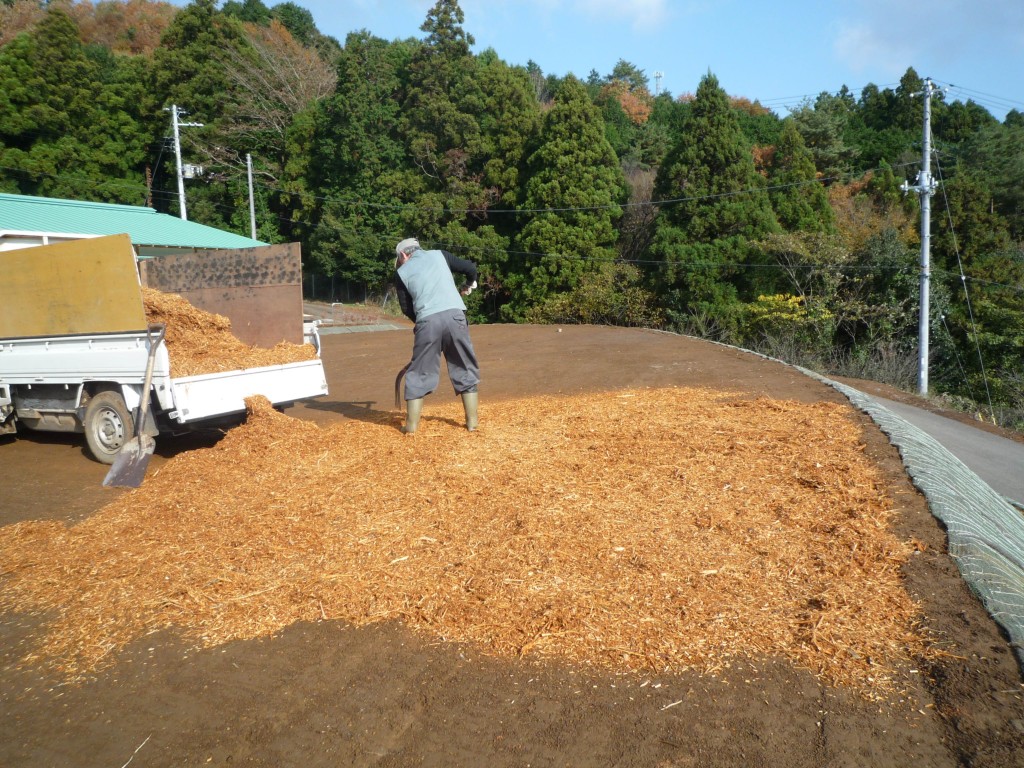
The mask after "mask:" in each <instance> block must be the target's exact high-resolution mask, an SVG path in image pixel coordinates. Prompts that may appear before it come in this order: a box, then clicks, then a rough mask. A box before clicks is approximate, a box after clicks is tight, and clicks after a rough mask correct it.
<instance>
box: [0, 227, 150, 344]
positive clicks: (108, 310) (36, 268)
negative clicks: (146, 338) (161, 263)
mask: <svg viewBox="0 0 1024 768" xmlns="http://www.w3.org/2000/svg"><path fill="white" fill-rule="evenodd" d="M0 265H2V267H3V271H4V282H5V285H4V295H3V300H0V338H30V337H34V336H67V335H74V334H83V333H124V332H130V331H139V330H145V328H146V313H145V310H144V309H143V306H142V289H141V287H140V282H139V273H138V270H137V269H136V267H135V254H134V252H133V251H132V244H131V240H130V238H129V237H128V235H111V236H109V237H96V238H89V239H85V240H73V241H69V242H65V243H57V244H55V245H43V246H38V247H35V248H20V249H18V250H14V251H4V252H3V253H0ZM112 296H116V297H117V300H116V301H112V300H111V297H112Z"/></svg>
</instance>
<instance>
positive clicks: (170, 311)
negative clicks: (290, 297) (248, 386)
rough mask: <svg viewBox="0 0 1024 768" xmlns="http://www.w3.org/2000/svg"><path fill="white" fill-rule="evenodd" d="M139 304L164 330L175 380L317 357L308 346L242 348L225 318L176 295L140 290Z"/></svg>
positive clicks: (289, 344)
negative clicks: (163, 326) (161, 324)
mask: <svg viewBox="0 0 1024 768" xmlns="http://www.w3.org/2000/svg"><path fill="white" fill-rule="evenodd" d="M142 303H143V306H144V308H145V312H146V319H147V320H149V322H151V323H164V325H165V326H166V329H167V330H166V331H165V336H164V343H165V344H166V345H167V354H168V355H169V356H170V359H171V374H172V375H173V376H175V377H183V376H197V375H199V374H203V373H220V372H222V371H234V370H241V369H244V368H261V367H263V366H267V365H284V364H286V363H298V362H302V361H303V360H313V359H314V358H315V357H316V350H315V349H314V348H313V347H312V346H311V345H309V344H291V343H289V342H286V341H282V342H280V343H279V344H277V345H275V346H274V347H273V348H271V349H265V348H262V347H256V346H250V345H248V344H245V343H243V342H242V341H240V340H239V339H238V338H237V337H235V336H234V335H233V334H232V333H231V321H230V320H229V319H228V318H226V317H224V316H223V315H218V314H214V313H212V312H207V311H205V310H202V309H199V308H198V307H196V306H194V305H193V304H191V303H189V302H188V301H186V300H185V299H183V298H182V297H181V296H178V295H177V294H173V293H164V292H162V291H157V290H154V289H152V288H143V289H142Z"/></svg>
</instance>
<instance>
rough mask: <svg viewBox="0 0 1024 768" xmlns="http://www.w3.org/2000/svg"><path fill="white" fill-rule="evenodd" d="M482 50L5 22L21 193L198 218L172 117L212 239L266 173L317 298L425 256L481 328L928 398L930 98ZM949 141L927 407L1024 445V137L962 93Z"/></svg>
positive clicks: (132, 21) (110, 11)
mask: <svg viewBox="0 0 1024 768" xmlns="http://www.w3.org/2000/svg"><path fill="white" fill-rule="evenodd" d="M463 24H464V17H463V13H462V10H461V8H460V7H459V4H458V2H457V0H438V1H437V3H436V4H435V5H434V6H433V8H431V9H430V11H429V12H428V13H427V15H426V18H425V19H424V21H423V24H422V27H421V30H422V31H423V33H424V34H423V37H422V38H420V39H416V38H411V39H407V40H384V39H381V38H378V37H375V36H374V35H372V34H371V33H370V32H367V31H361V32H355V33H352V34H350V35H349V36H348V38H347V39H346V40H344V41H343V42H341V41H338V40H336V39H334V38H331V37H329V36H326V35H324V34H322V33H321V32H320V31H319V29H318V28H317V26H316V23H315V20H314V19H313V17H312V15H311V14H310V13H309V12H308V11H307V10H305V9H304V8H302V7H301V6H299V5H296V4H295V3H292V2H283V3H279V4H277V5H275V6H273V7H268V6H267V5H265V4H264V3H263V2H262V0H241V1H239V0H228V1H227V2H224V3H223V4H222V5H220V7H219V8H218V6H217V3H215V2H214V0H193V2H192V3H191V4H190V5H188V6H186V7H184V8H180V9H179V8H177V7H175V6H172V5H170V4H168V3H165V2H157V1H155V0H100V2H95V3H93V2H89V1H88V0H82V1H80V2H73V1H72V0H49V2H44V1H43V0H0V191H2V192H13V193H20V194H31V195H42V196H49V197H60V198H71V199H78V200H96V201H105V202H118V203H126V204H131V205H149V206H152V207H154V208H156V209H157V210H161V211H165V212H168V213H173V214H177V213H178V194H177V179H176V175H175V161H174V147H173V144H172V143H171V141H170V139H169V137H170V134H171V131H170V126H171V117H170V114H171V113H170V111H169V110H170V108H171V107H172V106H176V107H177V108H178V109H180V110H182V111H183V114H184V117H183V118H182V119H183V120H184V121H187V123H189V125H187V127H183V128H182V130H181V146H182V153H183V155H184V157H185V161H186V162H187V163H189V164H194V165H198V166H201V167H202V173H201V174H197V175H196V177H195V178H190V179H189V180H188V181H187V182H186V192H187V201H188V203H187V212H188V216H189V218H190V219H191V220H194V221H199V222H202V223H204V224H209V225H212V226H216V227H220V228H224V229H229V230H232V231H235V232H238V233H242V234H249V227H250V224H249V204H250V193H249V190H250V187H249V184H248V181H247V173H246V157H247V155H248V156H250V157H251V159H252V163H253V172H254V175H255V183H254V184H253V186H252V189H253V195H252V197H253V198H254V205H255V209H256V219H257V222H258V230H257V236H258V237H259V238H260V239H261V240H264V241H266V242H301V243H302V252H303V259H304V267H305V271H306V273H307V275H308V278H309V285H308V286H307V288H308V292H313V293H315V294H316V295H317V297H318V298H335V297H336V296H337V292H338V291H340V290H341V289H342V287H344V290H345V291H346V292H347V293H348V294H351V292H352V291H353V290H355V291H356V292H357V293H359V294H360V296H374V297H378V298H381V297H383V296H385V294H386V290H387V286H388V282H389V280H390V278H391V271H392V256H393V250H392V249H393V247H394V244H395V243H396V242H397V241H398V240H399V239H401V238H403V237H407V236H416V237H419V238H420V240H421V242H423V243H424V244H427V245H430V246H433V247H441V248H445V249H447V250H450V251H452V252H454V253H456V254H457V255H461V256H464V257H466V258H471V259H473V260H474V261H476V262H477V263H478V264H479V265H480V268H481V276H482V279H481V283H482V284H481V289H482V290H480V291H478V292H476V293H474V294H473V296H472V297H471V298H470V300H469V301H470V312H471V315H472V316H473V317H474V319H475V320H477V321H480V322H487V321H501V322H558V323H570V322H581V323H610V324H618V325H629V326H648V327H658V328H664V329H670V330H674V331H681V332H685V333H691V334H695V335H699V336H703V337H706V338H711V339H715V340H719V341H723V342H727V343H733V344H739V345H742V346H744V347H747V348H750V349H755V350H758V351H761V352H764V353H767V354H770V355H773V356H776V357H780V358H782V359H785V360H788V361H790V362H795V363H799V364H802V365H805V366H808V367H810V368H814V369H817V370H821V371H823V372H827V373H833V374H839V375H851V376H862V377H866V378H874V379H878V380H883V381H887V382H889V383H894V384H897V385H899V386H904V387H907V388H911V387H912V386H913V382H914V381H915V379H916V376H917V345H918V328H917V324H918V308H919V278H920V271H921V270H920V265H919V261H920V250H921V248H920V239H919V227H918V223H919V217H920V201H919V198H918V195H916V194H914V193H913V192H911V193H910V194H906V193H905V192H903V191H901V185H902V184H903V183H904V182H909V183H910V184H911V185H913V184H914V181H915V178H916V177H917V174H918V172H919V170H920V163H921V145H922V124H923V122H922V121H923V117H922V116H923V97H922V95H921V94H922V91H923V90H924V85H925V83H924V81H923V80H922V78H921V77H919V76H918V74H917V73H916V72H915V70H914V69H913V68H908V69H907V71H906V73H905V75H904V76H903V78H902V79H901V80H900V82H899V84H898V86H895V87H893V88H888V87H886V88H880V87H877V86H874V85H869V86H867V87H865V88H863V89H862V90H860V91H859V92H852V91H850V90H849V89H848V88H847V87H846V86H843V87H838V84H837V90H836V91H834V92H823V93H821V94H820V95H819V96H818V97H817V98H814V99H808V100H806V101H805V102H804V103H802V104H800V105H799V106H798V107H797V108H795V109H793V110H792V111H790V113H789V114H788V115H787V116H786V117H784V118H781V117H779V116H778V115H777V114H775V113H774V112H773V111H771V110H769V109H766V108H764V107H763V106H761V104H760V103H759V102H758V101H757V100H751V99H750V98H742V97H735V96H729V95H728V94H727V91H726V89H725V84H722V83H720V82H719V81H718V79H717V78H716V77H715V75H714V74H713V73H712V72H707V73H705V74H703V76H699V75H698V78H699V81H698V82H695V83H694V85H695V90H694V91H693V92H692V93H686V94H681V95H678V96H674V95H672V94H670V93H665V92H663V93H659V94H657V95H652V93H651V89H650V83H649V80H648V78H647V76H646V75H645V73H644V72H643V71H642V70H640V69H638V68H637V67H636V66H634V65H632V64H630V63H629V62H627V61H622V60H620V61H619V63H618V64H617V65H616V67H615V68H614V70H613V71H612V72H610V73H608V74H606V75H601V74H599V73H597V72H595V71H591V72H590V74H589V75H588V76H587V77H586V78H585V79H583V78H580V77H577V76H574V75H573V74H565V75H559V74H551V73H544V72H542V71H541V70H540V68H539V67H538V66H536V65H535V64H534V63H533V62H528V63H527V64H526V65H525V66H518V65H510V64H508V63H506V62H505V61H503V60H502V59H501V57H500V54H499V52H497V51H494V50H493V49H488V50H485V51H483V52H480V53H474V52H473V51H472V46H473V44H474V41H473V38H472V36H471V34H470V33H469V32H468V31H467V30H465V29H464V28H463ZM581 66H586V63H585V62H581ZM695 79H697V78H695ZM932 131H933V146H934V150H935V154H934V162H933V168H932V169H931V173H932V175H933V177H934V178H935V180H936V181H937V188H936V192H935V195H934V197H933V198H932V239H931V302H930V310H931V316H930V320H931V323H930V327H931V333H930V336H931V360H930V366H929V367H930V381H931V386H932V389H933V390H934V391H935V392H936V393H942V394H945V395H948V396H949V397H950V398H951V399H953V400H954V401H957V402H962V403H964V404H965V405H966V406H967V407H970V408H972V409H976V410H979V411H981V412H984V413H985V414H986V415H987V416H990V417H992V418H994V419H998V420H1000V421H1001V422H1002V423H1004V424H1007V425H1011V426H1016V427H1018V428H1019V427H1021V426H1022V423H1024V115H1022V114H1021V113H1020V112H1018V111H1016V110H1012V111H1010V112H1009V114H1007V115H1006V117H1005V119H1004V120H1003V121H1002V122H1000V121H999V120H997V119H996V118H995V117H993V116H992V115H991V114H990V113H989V112H988V111H987V110H986V109H985V107H984V106H982V105H981V104H979V103H976V102H975V101H973V100H970V99H968V100H967V101H966V102H961V101H952V100H950V101H947V98H946V96H945V94H944V92H943V91H941V90H939V91H937V92H936V93H935V95H934V96H933V99H932ZM331 292H334V294H335V295H334V296H331V295H329V293H331Z"/></svg>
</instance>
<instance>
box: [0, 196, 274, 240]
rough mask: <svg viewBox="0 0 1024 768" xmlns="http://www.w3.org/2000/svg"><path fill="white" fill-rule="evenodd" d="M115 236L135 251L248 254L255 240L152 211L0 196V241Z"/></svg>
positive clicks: (109, 205) (128, 207)
mask: <svg viewBox="0 0 1024 768" xmlns="http://www.w3.org/2000/svg"><path fill="white" fill-rule="evenodd" d="M5 232H11V233H19V234H22V233H36V232H38V233H46V234H52V235H57V234H68V235H120V234H124V233H127V234H128V236H129V237H130V238H131V240H132V243H133V244H134V245H137V246H159V247H169V248H253V247H256V246H260V245H266V243H263V242H261V241H259V240H253V239H252V238H249V237H243V236H242V235H236V234H234V233H232V232H224V231H223V230H220V229H216V228H214V227H207V226H205V225H203V224H196V223H195V222H193V221H185V220H183V219H180V218H178V217H176V216H169V215H168V214H166V213H158V212H157V211H155V210H154V209H152V208H143V207H139V206H133V205H114V204H111V203H90V202H82V201H79V200H57V199H54V198H50V197H31V196H28V195H10V194H0V235H3V234H4V233H5Z"/></svg>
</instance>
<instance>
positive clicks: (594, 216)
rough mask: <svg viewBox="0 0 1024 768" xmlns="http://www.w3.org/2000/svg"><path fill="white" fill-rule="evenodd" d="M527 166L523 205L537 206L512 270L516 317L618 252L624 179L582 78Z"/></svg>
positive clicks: (511, 311) (570, 85)
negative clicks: (616, 246) (615, 245)
mask: <svg viewBox="0 0 1024 768" xmlns="http://www.w3.org/2000/svg"><path fill="white" fill-rule="evenodd" d="M527 173H528V180H527V183H526V195H525V199H524V201H523V208H524V209H527V210H530V211H531V213H530V214H529V216H530V219H529V221H528V222H527V223H526V224H525V226H524V227H523V229H522V232H521V234H520V235H519V239H518V244H517V249H516V250H518V251H524V252H526V253H524V254H521V255H520V258H521V259H523V261H522V262H521V264H520V266H519V267H518V268H511V269H510V274H508V275H507V276H506V283H505V284H506V288H507V290H508V291H509V292H510V294H511V303H510V304H509V306H508V307H507V308H506V315H507V316H509V317H516V316H518V315H519V314H521V313H522V312H523V311H524V310H525V309H526V308H527V307H528V306H530V305H532V304H536V303H539V302H541V301H543V300H544V299H545V298H547V297H548V296H551V295H553V294H555V293H558V292H561V291H566V290H571V289H573V288H575V287H576V286H577V285H578V284H579V282H580V279H581V277H582V276H583V275H584V274H586V273H588V272H592V271H594V270H596V269H598V267H599V266H600V264H601V263H602V262H609V261H611V260H613V259H614V258H615V249H614V244H615V241H616V239H617V232H616V229H615V222H616V220H617V219H618V218H619V216H620V215H621V208H620V207H619V205H620V204H621V203H622V202H623V201H624V200H625V180H624V178H623V175H622V171H621V169H620V168H619V163H618V160H617V158H616V157H615V153H614V152H613V151H612V148H611V146H610V145H609V144H608V142H607V140H606V139H605V137H604V126H603V125H602V122H601V117H600V114H599V112H598V111H597V108H596V107H595V106H594V105H593V103H592V102H591V100H590V97H589V95H588V94H587V90H586V87H585V86H584V85H583V84H582V83H580V82H579V80H577V79H576V78H575V77H572V76H569V77H568V78H566V80H565V82H564V83H563V84H562V88H561V90H560V91H559V93H558V96H557V98H556V100H555V105H554V107H552V109H551V110H550V111H549V112H548V113H547V115H545V117H544V124H543V126H542V127H541V132H540V137H539V139H538V146H537V148H536V150H535V151H534V152H533V153H532V154H531V155H530V158H529V161H528V165H527ZM537 209H547V210H540V211H539V212H534V211H537Z"/></svg>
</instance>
